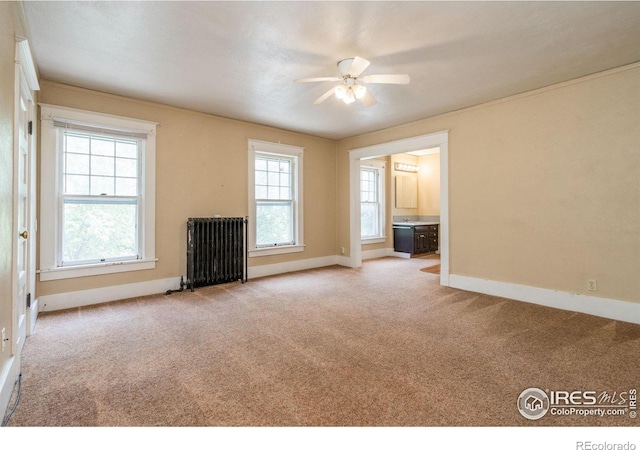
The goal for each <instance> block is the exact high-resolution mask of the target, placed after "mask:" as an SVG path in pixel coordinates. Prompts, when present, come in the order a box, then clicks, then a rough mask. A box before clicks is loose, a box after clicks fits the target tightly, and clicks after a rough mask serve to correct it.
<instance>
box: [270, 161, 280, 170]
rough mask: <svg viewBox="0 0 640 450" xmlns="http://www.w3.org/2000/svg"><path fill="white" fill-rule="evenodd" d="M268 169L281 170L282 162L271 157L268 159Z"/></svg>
mask: <svg viewBox="0 0 640 450" xmlns="http://www.w3.org/2000/svg"><path fill="white" fill-rule="evenodd" d="M267 170H268V171H269V172H280V164H279V163H278V161H277V160H274V159H270V160H268V161H267Z"/></svg>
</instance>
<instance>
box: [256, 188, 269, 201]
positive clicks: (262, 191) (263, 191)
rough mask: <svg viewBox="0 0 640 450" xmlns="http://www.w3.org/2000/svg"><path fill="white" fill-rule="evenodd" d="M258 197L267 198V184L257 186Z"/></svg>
mask: <svg viewBox="0 0 640 450" xmlns="http://www.w3.org/2000/svg"><path fill="white" fill-rule="evenodd" d="M256 198H257V199H263V200H264V199H266V198H267V187H266V186H256Z"/></svg>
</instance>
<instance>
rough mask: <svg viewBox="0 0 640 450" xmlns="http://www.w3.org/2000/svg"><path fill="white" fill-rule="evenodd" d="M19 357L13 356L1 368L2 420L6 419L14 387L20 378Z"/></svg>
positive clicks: (0, 413)
mask: <svg viewBox="0 0 640 450" xmlns="http://www.w3.org/2000/svg"><path fill="white" fill-rule="evenodd" d="M17 361H18V358H16V357H15V356H12V357H11V358H9V359H8V360H7V361H5V363H4V364H3V366H2V370H0V421H2V420H3V419H4V416H5V415H6V414H7V408H8V407H9V401H10V400H11V393H12V392H13V387H14V386H15V384H16V380H17V379H18V374H19V370H20V368H19V367H18V364H17Z"/></svg>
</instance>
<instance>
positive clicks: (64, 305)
mask: <svg viewBox="0 0 640 450" xmlns="http://www.w3.org/2000/svg"><path fill="white" fill-rule="evenodd" d="M179 287H180V277H175V278H164V279H161V280H152V281H142V282H140V283H130V284H120V285H117V286H107V287H103V288H97V289H87V290H84V291H73V292H63V293H61V294H52V295H42V296H40V297H39V298H38V301H39V303H40V311H41V312H42V311H56V310H59V309H68V308H77V307H78V306H88V305H96V304H98V303H106V302H112V301H115V300H123V299H126V298H133V297H139V296H142V295H152V294H159V293H161V292H166V291H168V290H169V289H178V288H179Z"/></svg>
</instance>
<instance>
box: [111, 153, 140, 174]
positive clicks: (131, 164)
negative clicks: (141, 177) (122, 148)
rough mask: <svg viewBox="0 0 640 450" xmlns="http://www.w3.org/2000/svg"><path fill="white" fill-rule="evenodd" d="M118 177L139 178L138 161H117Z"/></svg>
mask: <svg viewBox="0 0 640 450" xmlns="http://www.w3.org/2000/svg"><path fill="white" fill-rule="evenodd" d="M116 175H117V176H119V177H137V176H138V161H137V160H135V159H123V158H117V159H116Z"/></svg>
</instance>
